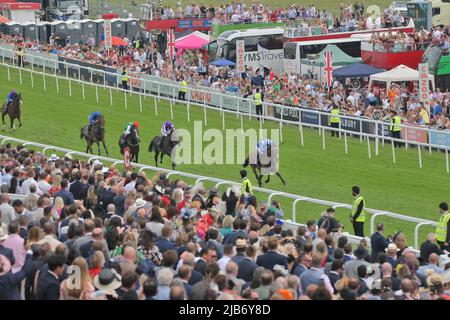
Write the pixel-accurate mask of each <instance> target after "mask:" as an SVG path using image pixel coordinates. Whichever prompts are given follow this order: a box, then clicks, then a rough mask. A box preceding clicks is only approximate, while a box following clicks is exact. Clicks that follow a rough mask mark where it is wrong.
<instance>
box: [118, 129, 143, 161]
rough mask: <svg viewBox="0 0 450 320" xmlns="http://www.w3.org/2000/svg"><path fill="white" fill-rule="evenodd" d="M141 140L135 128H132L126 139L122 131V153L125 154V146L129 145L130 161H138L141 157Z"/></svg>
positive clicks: (120, 144)
mask: <svg viewBox="0 0 450 320" xmlns="http://www.w3.org/2000/svg"><path fill="white" fill-rule="evenodd" d="M139 142H140V140H139V134H138V132H137V130H136V129H135V128H131V132H130V134H129V135H128V136H127V138H126V139H123V133H122V135H121V136H120V139H119V148H120V153H121V154H123V148H125V147H129V148H130V155H131V159H130V161H131V162H136V163H137V162H138V158H139Z"/></svg>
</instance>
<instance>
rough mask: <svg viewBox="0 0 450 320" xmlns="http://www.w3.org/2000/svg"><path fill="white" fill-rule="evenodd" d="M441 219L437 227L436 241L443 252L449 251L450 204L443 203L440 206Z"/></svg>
mask: <svg viewBox="0 0 450 320" xmlns="http://www.w3.org/2000/svg"><path fill="white" fill-rule="evenodd" d="M439 211H440V213H441V217H440V218H439V222H438V225H437V227H436V240H437V243H438V244H439V246H440V247H441V249H442V250H449V246H448V244H449V242H450V232H449V231H450V213H449V212H448V204H447V203H446V202H442V203H440V204H439Z"/></svg>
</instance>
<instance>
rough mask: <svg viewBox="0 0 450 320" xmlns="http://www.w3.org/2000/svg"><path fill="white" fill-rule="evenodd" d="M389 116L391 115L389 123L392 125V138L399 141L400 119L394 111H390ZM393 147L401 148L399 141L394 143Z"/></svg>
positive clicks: (400, 132) (400, 136) (400, 134)
mask: <svg viewBox="0 0 450 320" xmlns="http://www.w3.org/2000/svg"><path fill="white" fill-rule="evenodd" d="M391 114H392V117H391V122H392V124H393V125H392V126H391V128H390V129H391V134H392V137H393V138H395V139H401V138H402V128H401V127H400V126H399V124H402V117H400V116H399V115H398V114H397V111H395V110H392V111H391ZM394 146H395V147H399V148H401V146H402V144H401V142H400V141H394Z"/></svg>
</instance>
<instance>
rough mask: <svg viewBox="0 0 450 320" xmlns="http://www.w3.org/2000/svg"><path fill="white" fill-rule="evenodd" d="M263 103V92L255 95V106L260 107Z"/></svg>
mask: <svg viewBox="0 0 450 320" xmlns="http://www.w3.org/2000/svg"><path fill="white" fill-rule="evenodd" d="M262 103H263V102H262V97H261V92H257V93H255V104H256V105H258V106H259V105H261V104H262Z"/></svg>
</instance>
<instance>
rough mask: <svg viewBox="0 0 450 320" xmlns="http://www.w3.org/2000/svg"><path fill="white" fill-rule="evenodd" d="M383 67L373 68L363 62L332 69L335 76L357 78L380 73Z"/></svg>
mask: <svg viewBox="0 0 450 320" xmlns="http://www.w3.org/2000/svg"><path fill="white" fill-rule="evenodd" d="M383 71H385V70H384V69H380V68H375V67H372V66H369V65H367V64H364V63H353V64H349V65H347V66H345V67H342V68H338V69H336V70H334V71H333V76H334V77H336V78H359V77H367V76H370V75H372V74H376V73H381V72H383Z"/></svg>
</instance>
